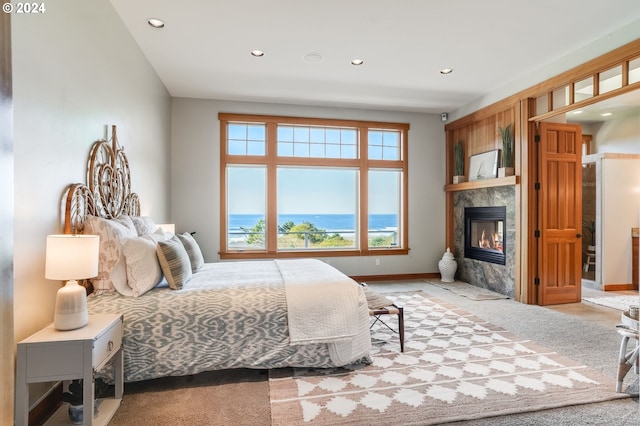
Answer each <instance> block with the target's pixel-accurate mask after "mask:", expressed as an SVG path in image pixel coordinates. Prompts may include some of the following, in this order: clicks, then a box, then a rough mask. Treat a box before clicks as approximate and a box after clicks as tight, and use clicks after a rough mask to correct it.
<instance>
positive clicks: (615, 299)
mask: <svg viewBox="0 0 640 426" xmlns="http://www.w3.org/2000/svg"><path fill="white" fill-rule="evenodd" d="M582 300H584V301H587V302H591V303H595V304H596V305H602V306H606V307H608V308H613V309H617V310H619V311H628V310H629V306H631V305H636V306H637V305H638V304H639V303H640V298H639V297H638V296H609V297H584V298H583V299H582Z"/></svg>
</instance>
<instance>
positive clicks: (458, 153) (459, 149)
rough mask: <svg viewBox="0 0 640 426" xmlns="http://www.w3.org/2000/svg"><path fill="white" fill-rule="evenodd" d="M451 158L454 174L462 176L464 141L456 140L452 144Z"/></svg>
mask: <svg viewBox="0 0 640 426" xmlns="http://www.w3.org/2000/svg"><path fill="white" fill-rule="evenodd" d="M453 159H454V168H455V174H454V176H464V143H463V142H462V141H458V142H456V144H455V145H454V146H453Z"/></svg>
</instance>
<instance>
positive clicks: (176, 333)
mask: <svg viewBox="0 0 640 426" xmlns="http://www.w3.org/2000/svg"><path fill="white" fill-rule="evenodd" d="M64 205H65V232H67V233H74V232H84V233H92V234H98V235H100V262H99V274H98V276H97V277H96V278H94V279H93V280H91V283H90V286H91V291H92V293H91V294H90V295H89V297H88V300H87V305H88V310H89V314H98V313H121V314H123V316H124V334H123V348H124V378H125V381H126V382H133V381H139V380H148V379H153V378H158V377H165V376H183V375H190V374H196V373H199V372H203V371H209V370H220V369H230V368H260V369H266V368H280V367H336V366H342V365H347V364H350V363H354V362H368V361H369V351H370V348H371V339H370V334H369V310H368V307H367V300H366V296H365V294H364V292H363V290H362V287H361V286H359V285H358V284H357V283H356V282H355V281H353V280H352V279H350V278H349V277H347V276H346V275H344V274H342V273H341V272H340V271H338V270H337V269H335V268H333V267H331V266H330V265H328V264H326V263H324V262H322V261H319V260H317V259H286V260H279V259H277V260H260V261H241V262H240V261H239V262H217V263H204V257H203V256H202V252H201V251H200V248H199V246H198V244H197V241H196V240H195V238H194V237H193V236H192V235H191V234H189V233H184V234H178V235H175V234H173V233H167V232H164V231H163V230H162V229H161V228H159V227H158V226H157V225H156V224H155V223H154V222H153V219H151V218H149V217H141V216H140V214H139V211H140V208H139V202H138V197H137V195H136V194H134V193H132V192H131V191H130V180H129V165H128V161H127V159H126V156H125V155H124V151H123V149H122V148H120V147H119V146H118V144H117V139H116V134H115V127H114V128H113V130H112V140H111V141H109V142H107V141H97V142H95V143H94V145H93V147H92V149H91V153H90V156H89V164H88V167H87V184H86V185H85V184H73V185H70V186H69V188H68V190H67V192H66V195H65V202H64Z"/></svg>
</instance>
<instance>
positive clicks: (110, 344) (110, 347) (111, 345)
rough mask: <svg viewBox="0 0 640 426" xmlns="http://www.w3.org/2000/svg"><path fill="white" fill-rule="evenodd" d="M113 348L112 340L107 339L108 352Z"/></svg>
mask: <svg viewBox="0 0 640 426" xmlns="http://www.w3.org/2000/svg"><path fill="white" fill-rule="evenodd" d="M112 350H113V340H109V352H111V351H112Z"/></svg>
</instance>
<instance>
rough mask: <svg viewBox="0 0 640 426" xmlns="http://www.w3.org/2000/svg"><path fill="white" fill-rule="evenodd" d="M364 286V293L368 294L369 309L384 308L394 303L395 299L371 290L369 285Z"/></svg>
mask: <svg viewBox="0 0 640 426" xmlns="http://www.w3.org/2000/svg"><path fill="white" fill-rule="evenodd" d="M362 288H363V290H364V295H365V296H367V306H369V309H382V308H386V307H387V306H391V305H393V301H391V300H389V299H387V298H386V297H384V296H383V295H381V294H379V293H376V292H375V291H373V290H371V289H370V288H369V286H367V285H364V286H362Z"/></svg>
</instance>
